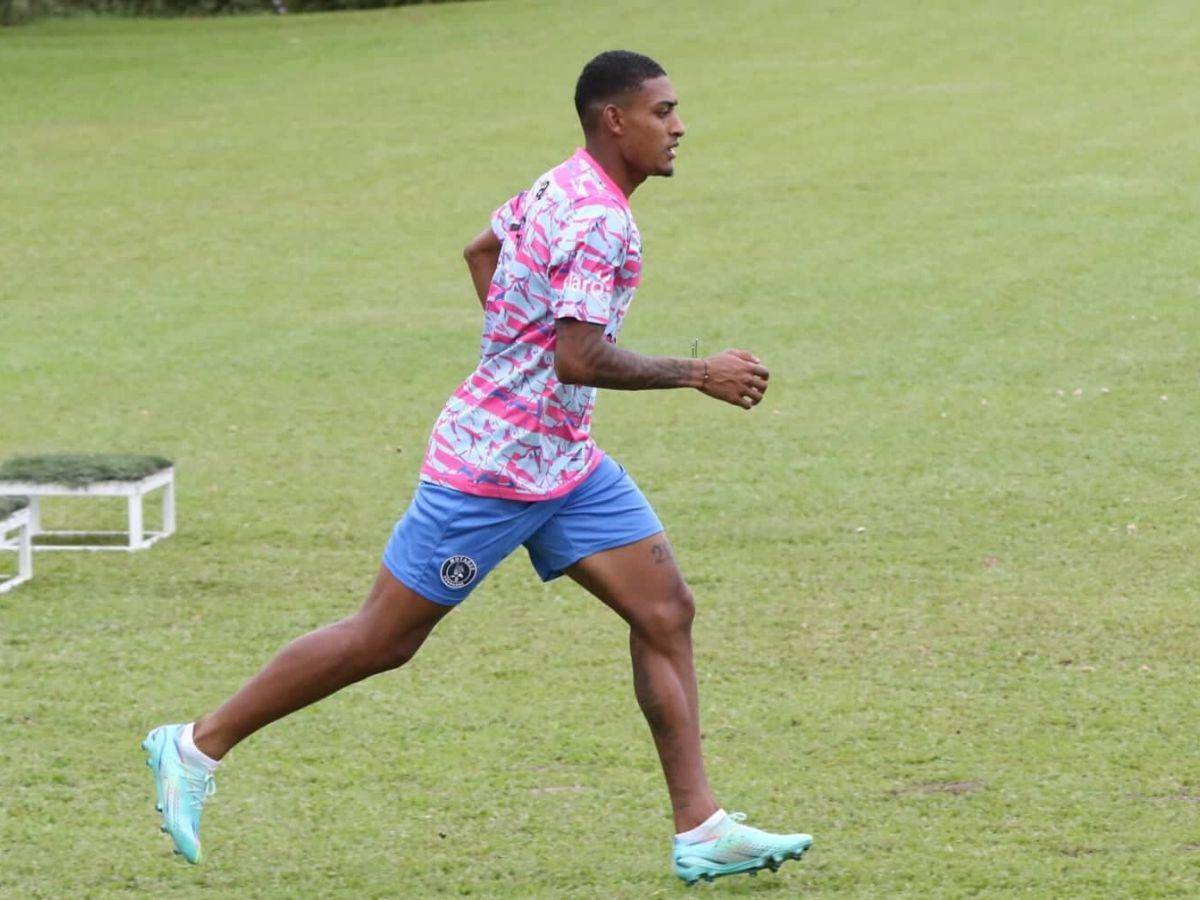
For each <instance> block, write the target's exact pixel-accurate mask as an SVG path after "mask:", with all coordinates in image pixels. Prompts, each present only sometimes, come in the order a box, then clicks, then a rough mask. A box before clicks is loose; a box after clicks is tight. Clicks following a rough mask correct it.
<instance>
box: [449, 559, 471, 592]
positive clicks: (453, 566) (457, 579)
mask: <svg viewBox="0 0 1200 900" xmlns="http://www.w3.org/2000/svg"><path fill="white" fill-rule="evenodd" d="M478 571H479V567H478V566H476V565H475V560H473V559H471V557H469V556H451V557H450V558H449V559H447V560H446V561H445V562H444V563H442V571H441V575H442V584H444V585H445V586H446V587H448V588H452V589H454V590H458V589H459V588H465V587H466V586H467V585H468V584H470V583H471V582H472V581H474V580H475V574H476V573H477V572H478Z"/></svg>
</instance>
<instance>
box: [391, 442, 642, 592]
mask: <svg viewBox="0 0 1200 900" xmlns="http://www.w3.org/2000/svg"><path fill="white" fill-rule="evenodd" d="M662 530H663V527H662V524H661V523H660V522H659V521H658V516H656V515H655V514H654V510H652V509H651V508H650V504H649V503H647V502H646V498H645V497H644V496H642V492H641V491H640V490H638V486H637V485H636V484H634V483H633V479H632V478H630V477H629V473H627V472H626V471H625V469H624V467H623V466H621V465H620V464H619V463H616V462H614V461H613V460H612V459H611V458H609V457H607V456H606V457H605V458H604V459H603V460H602V461H601V462H600V465H598V466H597V467H596V469H595V471H593V472H592V473H591V474H590V475H588V477H587V478H585V479H584V480H583V482H582V483H581V484H580V485H579V486H578V487H576V488H574V489H573V490H571V491H570V492H569V493H566V494H564V495H563V496H561V497H557V498H555V499H553V500H535V501H532V502H529V501H524V500H501V499H498V498H495V497H477V496H475V495H474V494H464V493H463V492H462V491H456V490H454V489H453V488H448V487H443V486H442V485H440V484H431V483H429V482H427V481H422V482H421V483H420V484H419V485H418V486H417V493H416V495H415V496H414V497H413V501H412V504H411V505H410V506H409V507H408V511H407V512H405V513H404V517H403V518H402V519H401V520H400V521H399V522H397V523H396V528H395V530H393V531H392V537H391V539H390V540H389V541H388V545H387V548H386V549H385V550H384V551H383V564H384V565H385V566H387V567H388V571H389V572H391V573H392V574H393V575H394V576H396V578H397V579H398V580H399V581H400V582H401V583H403V584H404V585H406V586H407V587H409V588H411V589H412V590H414V591H416V592H417V593H418V594H420V595H421V596H422V597H425V598H427V599H429V600H432V601H434V602H435V603H441V604H443V605H445V606H455V605H457V604H459V603H461V602H462V601H463V600H465V599H467V595H468V594H470V593H471V591H472V590H474V589H475V587H476V585H478V584H479V583H480V582H481V581H483V579H484V578H485V577H486V576H487V574H488V572H490V571H491V570H492V569H494V568H495V567H496V566H498V565H499V564H500V562H501V560H503V559H504V558H505V557H506V556H508V555H509V554H510V553H512V552H513V551H514V550H516V549H517V547H519V546H520V545H521V544H524V545H525V549H527V550H528V551H529V561H530V562H531V563H533V568H534V569H535V570H537V573H538V575H539V576H540V577H541V579H542V581H549V580H550V579H552V578H557V577H558V576H559V575H561V574H562V573H563V572H564V571H565V570H566V569H568V568H570V567H571V566H572V565H574V564H575V563H577V562H579V560H581V559H583V558H585V557H588V556H591V555H592V554H593V553H599V552H600V551H602V550H611V549H612V548H614V547H623V546H625V545H626V544H632V543H634V542H635V541H640V540H642V539H643V538H647V537H650V536H651V535H653V534H658V533H659V532H660V531H662Z"/></svg>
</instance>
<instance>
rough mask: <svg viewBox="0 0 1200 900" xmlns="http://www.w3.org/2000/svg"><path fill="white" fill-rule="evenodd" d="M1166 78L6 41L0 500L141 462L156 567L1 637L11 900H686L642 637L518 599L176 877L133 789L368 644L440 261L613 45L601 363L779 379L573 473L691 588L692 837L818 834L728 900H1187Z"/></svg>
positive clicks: (1186, 194)
mask: <svg viewBox="0 0 1200 900" xmlns="http://www.w3.org/2000/svg"><path fill="white" fill-rule="evenodd" d="M1067 7H1075V8H1074V9H1067ZM1198 41H1200V24H1198V22H1197V19H1196V17H1195V9H1194V6H1193V4H1191V3H1188V2H1186V0H1176V2H1133V0H1129V2H1106V3H1095V4H1039V3H1032V2H1031V3H1017V2H1009V3H998V2H992V3H967V2H949V0H943V2H931V3H915V2H909V3H889V2H869V3H857V4H832V3H823V4H816V3H803V4H801V3H789V2H754V3H736V4H734V3H728V4H726V3H719V2H712V3H705V4H701V3H695V4H692V3H688V4H683V3H679V4H659V5H647V4H642V3H634V2H625V0H622V2H616V3H606V4H583V3H566V2H564V3H550V2H538V3H533V2H528V3H527V2H512V3H502V2H494V3H467V4H461V5H448V6H437V7H418V8H407V9H399V10H390V11H381V12H377V13H366V14H339V15H327V16H311V17H299V16H296V17H286V18H274V17H257V18H245V19H222V20H177V21H128V20H100V21H95V20H86V19H78V20H69V21H41V22H37V23H34V24H32V25H30V26H27V27H22V28H16V29H8V30H5V31H4V32H2V33H0V82H2V84H3V90H2V91H0V148H2V150H3V164H2V167H0V232H2V235H3V249H2V252H0V453H2V454H3V455H8V454H12V453H18V452H39V451H56V450H84V451H88V450H96V451H100V450H103V451H117V450H132V451H145V452H154V453H162V454H164V455H167V456H170V457H172V458H173V459H175V460H176V462H177V466H178V480H179V490H180V495H179V506H180V525H181V528H180V532H179V533H178V535H177V536H175V537H174V538H172V539H170V540H168V541H166V542H164V543H162V544H160V545H158V546H156V547H154V548H153V549H152V550H150V551H149V552H146V553H141V554H136V555H132V556H126V555H123V554H102V555H86V554H42V555H39V556H38V557H37V559H36V577H35V580H34V581H33V582H31V583H30V584H28V585H26V586H24V587H21V588H19V589H18V590H16V591H15V592H13V593H10V594H7V595H4V596H3V597H2V598H0V895H4V896H12V897H68V896H69V897H79V896H115V895H130V896H145V895H150V894H159V893H161V894H170V895H173V896H175V895H178V896H199V895H204V896H213V897H248V896H264V897H318V896H319V897H332V896H336V897H348V898H350V897H353V898H358V897H427V896H437V895H443V894H445V895H459V894H470V895H473V896H484V897H512V898H525V897H639V898H640V897H646V896H674V895H677V894H680V893H682V892H683V888H682V886H680V885H679V884H678V882H677V881H676V880H675V879H674V877H673V876H672V875H671V874H670V872H669V869H668V866H667V861H668V850H669V837H670V831H671V823H670V818H669V814H668V807H667V803H666V796H665V792H664V790H663V789H662V787H661V779H660V775H659V772H658V768H657V762H656V760H655V758H654V755H653V751H652V747H651V743H650V740H649V737H648V733H647V730H646V727H645V725H644V723H643V721H642V720H641V717H640V714H639V712H638V710H637V707H636V705H635V703H634V700H633V696H632V690H631V687H630V677H629V671H628V662H627V659H626V648H625V633H624V629H623V627H622V626H621V625H620V623H619V622H618V621H617V620H616V618H615V617H614V616H613V615H612V614H611V613H609V612H608V611H607V610H605V609H604V608H603V607H602V606H601V605H600V604H599V603H598V602H596V601H594V600H592V599H590V598H589V597H587V596H586V595H584V594H583V593H582V592H581V591H580V590H579V589H577V588H576V587H574V586H573V585H571V584H569V583H565V582H562V581H560V582H555V583H553V584H551V585H549V586H542V585H541V584H540V583H539V582H538V581H537V580H536V578H535V577H534V575H533V574H532V571H531V570H530V567H529V565H528V562H527V561H526V559H525V558H524V554H523V552H522V553H519V554H518V555H517V556H514V557H513V558H512V559H510V560H509V561H508V562H507V563H505V564H504V565H503V566H502V567H501V568H500V569H499V570H498V571H496V572H495V574H494V575H493V576H492V577H491V578H490V579H489V580H488V581H487V582H486V583H485V584H484V585H483V586H482V587H481V588H479V590H477V591H476V592H475V594H474V595H473V596H472V597H471V599H470V601H469V602H468V603H467V604H466V606H465V607H464V608H463V609H461V610H460V611H458V612H456V613H455V614H453V615H451V616H450V617H449V618H448V619H447V620H446V621H445V623H444V624H443V625H442V626H441V627H440V628H439V629H438V630H437V632H436V633H435V634H434V635H433V636H432V637H431V639H430V640H429V642H428V644H427V645H426V648H425V649H424V650H423V651H422V653H421V654H420V655H419V656H418V658H417V659H416V660H415V661H414V662H413V663H412V664H411V665H410V666H409V667H408V668H406V669H404V670H402V671H401V672H399V673H394V674H390V675H387V676H383V677H380V678H377V679H375V680H372V681H369V682H367V683H364V684H361V685H358V686H356V687H354V688H352V689H350V690H347V691H346V692H344V693H343V694H341V695H339V696H337V697H336V698H334V699H332V700H330V701H328V702H325V703H323V704H320V705H319V706H317V707H315V708H312V709H310V710H307V711H305V712H303V713H301V714H298V715H296V716H294V717H292V718H290V719H288V720H286V721H284V722H282V723H279V724H277V725H275V726H273V727H271V728H270V729H268V730H266V731H265V732H263V733H261V734H260V735H258V736H256V737H254V738H253V739H251V740H250V741H249V742H247V743H246V744H245V745H243V746H242V747H239V748H238V749H237V750H236V751H235V752H234V753H233V754H231V756H230V757H229V758H228V760H227V763H226V764H225V766H224V767H223V768H222V770H221V772H220V774H219V784H220V793H219V794H218V795H217V797H216V798H215V799H214V800H213V801H212V802H211V804H210V806H209V808H208V810H207V811H206V814H205V822H204V835H205V845H206V852H207V854H208V860H207V861H206V863H205V864H204V865H203V866H201V867H199V868H190V867H188V866H186V865H185V864H183V863H182V862H180V861H179V860H178V859H177V858H176V857H173V856H172V855H171V853H170V849H169V843H168V841H167V839H166V838H165V837H164V836H162V835H160V834H159V833H158V830H157V824H158V822H157V817H156V816H155V814H154V812H153V808H152V799H153V798H152V788H151V781H150V777H149V775H148V773H147V770H146V769H145V767H144V764H143V760H142V756H143V755H142V753H141V752H140V751H139V749H138V742H139V741H140V740H141V738H142V736H143V735H144V733H145V731H146V730H147V729H148V728H150V727H151V726H153V725H156V724H159V723H161V722H164V721H180V720H185V719H187V718H190V717H194V716H195V715H197V714H199V713H201V712H203V711H205V710H207V709H209V708H211V707H212V706H213V705H215V704H216V703H218V702H219V701H220V700H222V699H223V698H224V697H225V696H226V695H227V694H228V693H229V692H230V691H232V690H233V689H235V688H236V687H237V686H238V685H239V684H241V683H242V681H243V680H244V679H245V678H247V677H248V676H249V675H251V674H252V673H253V672H254V671H255V670H256V669H257V668H258V666H259V665H260V664H261V663H262V662H263V661H265V659H266V658H267V657H268V656H269V655H270V654H271V653H273V652H274V651H275V649H276V648H278V647H279V646H280V645H282V644H283V643H285V642H286V641H288V640H289V639H290V638H292V637H294V636H295V635H297V634H299V633H301V632H303V631H305V630H307V629H310V628H313V627H316V626H318V625H321V624H324V623H326V622H329V621H331V620H333V619H335V618H338V617H340V616H342V615H344V614H346V613H347V612H349V611H351V610H353V609H354V608H355V607H356V606H357V604H358V603H359V602H360V600H361V598H362V597H363V596H364V594H365V592H366V590H367V588H368V587H369V585H370V583H371V580H372V578H373V575H374V572H375V570H376V567H377V565H378V558H379V553H380V551H381V550H382V548H383V545H384V542H385V541H386V538H387V536H388V533H389V530H390V528H391V527H392V524H393V523H394V521H395V520H396V518H397V517H398V516H399V515H400V514H401V512H402V511H403V509H404V507H405V506H406V505H407V503H408V500H409V497H410V494H411V491H412V488H413V485H414V483H415V481H416V478H417V470H418V465H419V461H420V457H421V452H422V449H423V445H424V441H425V438H426V435H427V433H428V429H429V426H430V425H431V423H432V421H433V419H434V417H435V416H436V414H437V412H438V410H439V409H440V407H441V404H442V402H443V400H444V399H445V397H446V396H447V395H448V394H449V392H450V391H451V390H452V389H453V388H454V387H455V385H456V384H457V383H458V381H459V380H460V379H461V378H462V377H463V376H464V375H465V374H466V373H467V372H468V371H469V370H470V368H471V367H472V366H473V364H474V360H475V357H476V350H477V339H478V331H479V326H480V313H479V310H478V308H477V305H476V302H475V300H474V298H473V296H472V293H471V290H470V287H469V284H468V280H467V276H466V271H465V268H464V266H463V265H462V261H461V259H460V257H459V252H460V249H461V247H462V246H463V244H464V243H465V241H466V240H467V239H468V238H469V237H470V236H471V235H472V234H474V233H475V232H476V231H478V230H479V229H480V228H482V227H484V225H485V224H486V222H487V216H488V214H489V212H490V211H491V209H493V208H494V207H495V206H496V205H497V204H498V203H499V202H501V201H502V200H504V199H505V198H506V197H508V196H509V195H511V194H512V193H514V192H516V191H517V190H519V189H521V188H523V187H525V186H526V185H528V184H529V183H530V182H531V181H532V180H533V178H534V177H535V176H536V175H537V174H538V173H540V172H542V171H543V170H545V169H546V168H548V167H550V166H551V165H553V164H555V163H557V162H558V161H559V160H560V159H561V158H563V157H564V156H565V155H567V154H568V153H570V152H571V150H572V149H573V148H574V147H575V146H576V144H577V141H578V136H577V133H576V130H577V126H576V125H575V123H574V121H573V117H574V111H573V109H572V106H571V93H572V89H573V84H574V78H575V76H576V74H577V73H578V70H579V68H580V66H581V65H582V63H583V62H584V61H585V60H586V59H587V58H589V57H590V56H591V55H592V54H594V53H595V52H598V51H600V50H604V49H609V48H611V47H619V46H627V47H631V48H635V49H639V50H642V51H644V52H647V53H650V54H652V55H654V56H656V57H658V58H659V59H660V60H661V61H662V62H663V64H664V65H665V66H666V68H667V69H668V71H669V72H670V74H671V76H672V79H673V81H674V83H675V85H676V87H677V89H678V91H679V94H680V98H681V101H682V103H681V107H680V110H681V113H682V114H683V116H684V119H685V122H686V123H687V124H688V127H689V131H688V135H687V137H686V138H685V140H684V143H683V146H682V148H681V153H680V157H679V161H678V166H677V169H678V174H677V176H676V177H675V178H674V179H673V180H670V181H667V180H656V181H654V182H651V183H648V184H646V185H645V186H643V187H642V188H641V189H640V190H639V191H638V192H637V194H636V195H635V197H634V204H633V205H634V210H635V213H636V215H637V218H638V222H639V224H640V226H641V230H642V232H643V235H644V239H645V251H646V277H645V280H644V282H643V286H642V288H641V290H640V292H639V297H638V299H637V302H636V303H635V305H634V308H633V311H632V313H631V316H630V318H629V319H628V321H627V325H626V328H625V330H624V332H623V333H622V343H623V345H624V346H627V347H629V348H632V349H636V350H639V351H643V352H647V353H655V354H672V355H686V353H687V351H688V347H689V345H690V342H691V340H692V339H693V338H700V339H701V341H702V347H703V348H704V349H705V350H707V351H709V352H712V351H716V350H719V349H722V348H724V347H727V346H740V347H746V348H748V349H751V350H753V351H754V352H756V353H757V354H759V355H760V356H761V357H763V359H764V360H765V361H766V362H767V363H768V364H769V365H770V366H771V367H772V380H771V391H770V393H769V394H768V396H767V399H766V400H765V401H764V403H763V404H762V405H761V406H760V407H758V408H757V409H756V410H754V411H753V412H751V413H743V412H740V411H738V410H736V409H733V408H732V407H724V406H719V405H717V404H716V403H714V402H713V401H710V400H708V399H707V398H704V397H702V396H700V395H699V394H696V393H694V392H674V393H642V394H624V395H622V394H618V393H615V392H607V393H604V394H603V395H602V396H601V398H600V403H599V407H598V410H597V415H596V421H595V427H594V432H595V434H596V436H597V438H598V440H599V441H600V443H601V445H602V446H604V447H605V448H606V449H607V450H608V451H609V452H610V453H612V454H613V455H614V456H616V457H617V458H618V459H619V460H620V461H622V462H623V463H624V464H625V465H626V466H627V467H628V468H629V469H630V470H631V471H632V472H633V474H634V475H635V477H636V478H637V479H638V481H639V483H640V484H641V486H642V488H643V489H644V490H645V491H646V493H647V494H648V495H649V497H650V498H651V500H652V502H653V503H654V504H655V505H656V507H657V509H658V512H659V514H660V515H661V517H662V518H663V520H664V522H666V523H667V527H668V530H669V533H670V535H671V537H672V539H673V541H674V543H675V545H676V548H677V555H678V557H679V559H680V561H681V564H682V566H683V568H684V569H685V571H686V573H687V575H688V577H689V579H690V581H691V583H692V585H693V586H694V588H695V590H696V593H697V597H698V602H699V606H700V615H699V619H698V622H697V626H696V635H695V636H696V642H697V664H698V669H699V672H700V682H701V698H702V705H703V716H704V727H705V746H706V748H707V756H708V760H709V764H710V769H711V774H712V778H713V781H714V784H715V786H716V787H717V789H718V792H719V795H720V797H721V798H722V800H723V802H724V803H725V804H726V806H727V807H728V808H729V809H731V810H732V809H739V810H746V811H747V812H748V813H750V815H751V822H752V823H753V824H759V825H762V826H764V827H768V828H771V827H776V828H786V829H802V830H807V831H811V832H812V833H813V834H815V835H816V844H815V846H814V849H813V851H812V853H811V854H810V855H809V857H808V858H807V859H806V860H805V861H804V862H803V863H800V864H789V865H788V866H785V867H784V869H783V870H782V871H781V872H779V873H778V874H776V875H770V874H766V875H763V876H761V877H759V878H757V879H754V880H750V879H743V880H740V881H739V880H736V879H730V880H725V881H722V882H721V883H719V884H718V885H717V886H716V887H715V888H713V890H715V891H717V892H719V893H721V894H722V895H726V894H728V895H735V896H740V895H755V896H768V897H777V898H790V897H795V896H801V895H804V896H830V897H834V896H846V897H869V896H875V897H896V896H909V897H957V896H964V895H971V896H975V895H982V896H1001V895H1022V896H1029V897H1118V896H1120V897H1124V896H1151V897H1152V896H1163V897H1167V896H1173V897H1187V896H1196V895H1197V893H1200V757H1198V755H1197V743H1196V741H1197V738H1196V734H1197V725H1198V724H1200V705H1198V702H1197V689H1198V687H1200V684H1198V682H1197V678H1198V676H1200V650H1198V647H1200V627H1198V623H1200V611H1198V609H1197V603H1198V602H1200V590H1198V580H1197V575H1196V566H1195V548H1196V546H1197V544H1198V543H1200V524H1198V521H1197V502H1198V500H1200V488H1198V487H1197V484H1198V478H1200V462H1198V454H1197V441H1198V440H1200V426H1198V425H1197V421H1198V417H1197V413H1198V412H1200V409H1198V404H1197V388H1198V382H1197V363H1198V361H1200V353H1198V350H1197V344H1196V337H1197V333H1198V328H1200V314H1198V313H1197V305H1198V304H1200V266H1198V263H1197V246H1198V240H1200V225H1198V222H1200V200H1198V194H1197V185H1198V183H1200V154H1198V151H1200V115H1198V113H1200V109H1198V106H1197V92H1196V87H1195V86H1196V85H1197V84H1198V83H1200V63H1198V59H1200V57H1198V56H1197V54H1196V52H1195V51H1196V46H1197V42H1198ZM72 509H77V510H80V511H81V512H82V513H84V514H85V515H87V514H89V513H88V512H87V509H88V508H87V507H79V506H75V507H72V506H68V505H63V504H61V503H60V504H58V505H54V506H52V507H50V510H49V512H50V517H51V522H50V524H51V525H53V524H56V520H57V523H58V524H66V523H67V522H68V520H69V516H70V513H71V510H72ZM94 515H96V516H99V517H100V518H98V519H97V520H96V521H103V522H107V521H111V520H112V519H113V518H115V517H117V512H116V507H112V508H109V509H106V508H104V507H103V506H101V507H99V511H98V512H96V513H94ZM11 557H12V554H4V555H3V557H0V561H2V562H3V564H5V565H8V564H9V563H10V560H11Z"/></svg>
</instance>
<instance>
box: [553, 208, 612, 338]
mask: <svg viewBox="0 0 1200 900" xmlns="http://www.w3.org/2000/svg"><path fill="white" fill-rule="evenodd" d="M556 243H557V246H556V248H555V251H554V253H553V255H552V259H551V267H550V312H551V313H552V314H553V316H554V318H556V319H578V320H579V321H581V322H591V323H593V324H596V325H607V324H608V321H609V319H610V318H611V317H612V296H613V289H614V287H615V284H616V278H617V272H619V271H620V269H621V266H622V264H623V263H624V261H625V252H626V247H627V243H628V239H627V236H626V222H625V217H624V216H623V215H621V213H620V212H619V211H618V210H615V209H599V210H596V209H594V208H593V209H591V210H588V211H585V212H583V214H581V215H579V216H577V217H576V218H575V219H574V221H573V222H572V223H570V225H569V226H568V227H567V228H566V229H564V233H563V234H562V235H560V239H559V241H558V242H556Z"/></svg>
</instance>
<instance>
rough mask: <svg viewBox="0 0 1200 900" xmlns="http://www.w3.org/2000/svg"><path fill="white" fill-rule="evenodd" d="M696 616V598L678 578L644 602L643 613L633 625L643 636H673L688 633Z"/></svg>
mask: <svg viewBox="0 0 1200 900" xmlns="http://www.w3.org/2000/svg"><path fill="white" fill-rule="evenodd" d="M695 618H696V600H695V597H693V595H692V590H691V588H689V587H688V586H687V583H686V582H685V581H684V580H683V579H682V578H680V579H679V580H678V581H677V582H676V584H675V585H674V586H673V587H672V588H671V589H670V590H668V591H666V592H664V593H663V594H661V595H660V596H657V597H654V598H653V599H652V601H651V602H649V603H647V604H646V607H645V609H644V612H643V615H641V616H639V617H638V621H637V622H636V623H635V625H634V627H635V628H637V630H638V631H639V632H641V633H642V634H643V635H644V636H646V637H649V638H656V637H675V636H678V635H681V634H689V633H690V632H691V629H692V622H693V621H694V620H695Z"/></svg>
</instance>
